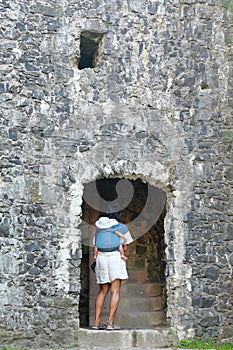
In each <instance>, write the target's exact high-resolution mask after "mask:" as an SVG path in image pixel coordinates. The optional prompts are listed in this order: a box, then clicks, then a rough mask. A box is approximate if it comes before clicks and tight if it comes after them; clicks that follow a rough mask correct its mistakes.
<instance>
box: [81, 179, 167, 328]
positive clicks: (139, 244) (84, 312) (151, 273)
mask: <svg viewBox="0 0 233 350" xmlns="http://www.w3.org/2000/svg"><path fill="white" fill-rule="evenodd" d="M100 181H102V184H101V183H100V185H101V186H100V188H101V191H102V192H101V195H102V196H103V197H104V195H105V192H107V193H113V191H111V190H109V187H111V185H112V186H115V182H116V181H117V180H116V179H103V180H100ZM132 183H133V186H134V189H135V191H134V197H133V199H132V201H131V203H130V204H129V205H128V206H127V207H126V208H125V209H124V210H123V211H122V213H121V221H122V222H124V223H126V224H127V223H129V222H131V221H132V220H133V219H134V218H135V217H136V216H137V215H138V214H139V213H140V211H141V210H142V208H143V206H144V203H145V200H146V196H147V190H146V184H144V183H142V182H141V181H140V180H136V181H132ZM113 199H114V198H113ZM113 199H112V200H113ZM107 200H111V199H109V198H107ZM83 213H84V215H85V217H86V220H87V219H88V221H89V222H92V223H93V221H95V220H96V217H97V216H99V215H100V214H101V213H96V211H94V212H93V210H92V209H91V208H89V207H88V206H87V204H86V203H84V204H83ZM165 214H166V211H165V206H164V210H163V211H162V213H161V215H160V217H159V219H158V221H157V222H156V223H155V224H154V226H153V227H152V228H151V229H150V230H149V231H148V232H146V233H145V234H144V235H143V236H142V237H140V238H138V239H137V240H135V241H134V242H133V243H131V244H130V245H129V246H128V250H127V251H126V255H127V257H128V261H127V270H128V274H129V279H128V281H127V282H123V284H122V288H121V299H120V305H119V308H118V311H117V315H116V318H115V322H116V323H118V324H119V325H120V326H121V329H155V328H156V327H160V326H163V325H165V324H166V280H165V275H164V268H165V265H164V261H165V245H164V217H165ZM83 252H84V258H83V259H84V260H86V263H85V261H83V267H82V288H85V286H86V292H87V290H88V291H89V293H88V294H89V298H88V299H89V302H88V300H87V296H86V300H85V301H84V299H85V298H84V297H82V296H81V301H80V313H81V317H80V321H81V326H82V327H88V326H89V325H90V324H93V322H94V310H95V297H96V295H97V293H98V285H97V284H96V281H95V275H94V273H93V272H92V271H90V268H89V265H90V263H91V259H92V248H87V247H86V248H85V247H84V249H83ZM85 266H86V268H85ZM87 276H88V281H87ZM109 294H110V293H109ZM84 295H86V293H85V292H84ZM109 297H110V296H109V295H108V297H107V298H106V302H105V305H104V309H103V314H102V316H103V317H102V322H106V320H107V315H108V305H109Z"/></svg>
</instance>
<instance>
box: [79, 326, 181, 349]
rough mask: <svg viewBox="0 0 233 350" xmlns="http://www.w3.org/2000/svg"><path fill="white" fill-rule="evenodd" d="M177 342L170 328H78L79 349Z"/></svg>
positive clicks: (121, 347) (125, 347) (142, 346)
mask: <svg viewBox="0 0 233 350" xmlns="http://www.w3.org/2000/svg"><path fill="white" fill-rule="evenodd" d="M177 343H178V339H177V337H176V336H175V335H174V334H173V332H172V331H171V329H170V328H167V327H163V328H158V329H153V330H152V329H138V330H129V329H127V330H118V331H117V330H116V331H112V332H111V331H106V330H101V331H100V330H92V329H85V328H80V329H79V330H78V344H77V345H78V348H79V349H95V348H100V349H105V348H109V349H132V348H133V349H134V348H135V349H140V348H141V349H146V348H148V349H158V348H165V347H172V346H175V345H176V344H177Z"/></svg>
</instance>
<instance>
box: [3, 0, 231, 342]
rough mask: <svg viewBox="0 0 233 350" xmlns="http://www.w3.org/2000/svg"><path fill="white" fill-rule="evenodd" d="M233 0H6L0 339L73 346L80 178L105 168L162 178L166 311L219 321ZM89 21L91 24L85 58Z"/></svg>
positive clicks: (191, 319) (175, 327) (227, 240)
mask: <svg viewBox="0 0 233 350" xmlns="http://www.w3.org/2000/svg"><path fill="white" fill-rule="evenodd" d="M231 4H232V2H230V1H228V0H224V1H220V0H219V1H218V0H156V1H154V0H56V1H55V0H50V1H43V0H38V1H30V0H9V1H8V0H2V1H1V4H0V6H1V13H0V16H1V17H0V18H1V25H0V26H1V41H0V45H1V51H0V55H1V65H0V69H1V82H0V92H1V95H0V101H1V105H0V108H1V119H0V155H1V158H0V159H1V160H0V170H1V178H0V187H1V191H0V239H1V240H0V273H1V275H0V321H1V322H0V328H1V330H0V339H1V345H5V344H21V345H23V346H34V347H36V346H37V347H40V348H42V347H46V346H54V345H57V344H60V345H63V344H69V345H71V344H75V342H76V338H77V332H78V329H79V296H80V288H81V284H80V263H81V258H82V249H81V243H80V229H79V225H80V223H81V215H82V207H81V206H82V196H83V189H84V185H85V184H87V183H89V182H91V181H95V180H96V179H101V178H108V177H110V178H111V177H112V178H125V179H141V180H142V181H143V182H146V183H148V184H150V185H152V186H155V187H157V188H159V189H162V190H163V191H164V193H165V194H166V201H167V204H166V206H167V208H166V210H167V212H166V217H165V223H164V230H165V233H164V238H165V242H166V271H167V272H166V285H167V322H168V325H169V327H170V328H171V331H172V332H174V334H177V335H178V337H179V338H187V337H189V336H203V335H204V336H207V337H212V336H218V335H219V332H220V331H221V328H222V325H223V321H224V316H225V311H226V304H227V299H228V296H229V290H230V280H231V274H232V265H233V224H232V217H233V212H232V207H233V206H232V201H233V196H232V188H233V187H232V185H233V153H232V144H233V128H232V114H231V113H232V109H231V107H232V92H233V90H232V51H231V43H232V37H231V34H232V11H231ZM82 33H84V36H83V38H84V39H85V38H86V37H88V35H89V39H93V38H96V37H97V38H99V43H98V45H96V47H95V49H96V52H95V55H94V60H93V66H92V67H90V68H88V67H86V68H82V67H80V66H79V62H80V56H81V55H82V54H83V53H82V52H81V50H80V38H81V36H82ZM85 36H86V37H85ZM92 42H96V41H95V40H92ZM232 330H233V314H232V308H230V313H229V319H228V323H227V327H226V330H225V336H226V337H230V336H232V334H233V332H232Z"/></svg>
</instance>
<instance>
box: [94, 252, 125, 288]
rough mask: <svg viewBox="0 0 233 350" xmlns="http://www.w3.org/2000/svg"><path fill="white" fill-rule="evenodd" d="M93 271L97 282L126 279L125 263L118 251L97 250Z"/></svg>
mask: <svg viewBox="0 0 233 350" xmlns="http://www.w3.org/2000/svg"><path fill="white" fill-rule="evenodd" d="M95 273H96V281H97V283H98V284H104V283H111V282H113V281H114V280H115V279H120V280H127V279H128V273H127V270H126V263H125V261H124V260H122V259H121V255H120V252H98V255H97V259H96V268H95Z"/></svg>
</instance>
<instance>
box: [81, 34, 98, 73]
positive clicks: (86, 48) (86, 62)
mask: <svg viewBox="0 0 233 350" xmlns="http://www.w3.org/2000/svg"><path fill="white" fill-rule="evenodd" d="M103 35H104V34H103V33H97V32H89V31H85V32H82V33H81V35H80V58H79V62H78V69H84V68H94V67H95V66H96V61H97V57H98V50H99V46H100V42H101V40H102V38H103Z"/></svg>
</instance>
